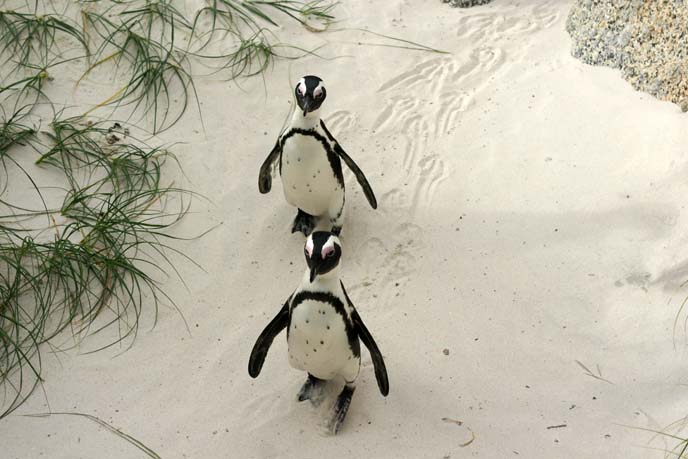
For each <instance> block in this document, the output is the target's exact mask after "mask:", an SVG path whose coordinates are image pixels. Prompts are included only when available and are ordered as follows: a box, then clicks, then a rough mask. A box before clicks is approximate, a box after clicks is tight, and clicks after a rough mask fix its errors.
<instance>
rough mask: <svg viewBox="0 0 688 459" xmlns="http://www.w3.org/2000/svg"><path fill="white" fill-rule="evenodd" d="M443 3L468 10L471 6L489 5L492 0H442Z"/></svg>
mask: <svg viewBox="0 0 688 459" xmlns="http://www.w3.org/2000/svg"><path fill="white" fill-rule="evenodd" d="M442 1H443V2H444V3H449V4H450V5H451V6H454V7H459V8H470V7H471V6H476V5H484V4H486V3H490V2H491V1H492V0H442Z"/></svg>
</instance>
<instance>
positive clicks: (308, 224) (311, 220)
mask: <svg viewBox="0 0 688 459" xmlns="http://www.w3.org/2000/svg"><path fill="white" fill-rule="evenodd" d="M315 224H316V222H315V217H314V216H312V215H310V214H307V213H306V212H304V211H303V210H301V209H299V212H298V213H297V214H296V217H295V218H294V224H293V225H292V227H291V232H292V233H296V232H301V233H303V235H304V236H306V237H308V236H309V235H310V234H311V233H312V232H313V229H314V228H315Z"/></svg>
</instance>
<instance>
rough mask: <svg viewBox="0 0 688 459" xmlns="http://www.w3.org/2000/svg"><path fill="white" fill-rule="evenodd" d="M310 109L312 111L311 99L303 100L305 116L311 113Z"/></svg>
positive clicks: (305, 98) (307, 97)
mask: <svg viewBox="0 0 688 459" xmlns="http://www.w3.org/2000/svg"><path fill="white" fill-rule="evenodd" d="M310 109H311V98H310V97H309V96H306V97H304V99H303V116H306V114H307V113H308V112H310V111H311V110H310Z"/></svg>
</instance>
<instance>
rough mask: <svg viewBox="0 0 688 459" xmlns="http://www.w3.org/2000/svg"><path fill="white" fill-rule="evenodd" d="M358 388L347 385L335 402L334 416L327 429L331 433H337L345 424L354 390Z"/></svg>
mask: <svg viewBox="0 0 688 459" xmlns="http://www.w3.org/2000/svg"><path fill="white" fill-rule="evenodd" d="M355 389H356V388H355V387H353V386H349V385H346V386H344V389H342V392H341V393H340V394H339V396H338V397H337V401H336V402H335V403H334V408H333V412H332V417H331V418H330V422H329V423H328V425H327V430H328V431H329V432H330V434H331V435H337V433H338V432H339V430H340V429H341V428H342V424H344V419H346V413H348V412H349V406H350V405H351V397H352V396H353V395H354V390H355Z"/></svg>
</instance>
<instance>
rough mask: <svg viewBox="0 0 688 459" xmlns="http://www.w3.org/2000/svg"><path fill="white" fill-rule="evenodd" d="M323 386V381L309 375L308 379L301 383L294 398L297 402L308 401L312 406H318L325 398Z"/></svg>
mask: <svg viewBox="0 0 688 459" xmlns="http://www.w3.org/2000/svg"><path fill="white" fill-rule="evenodd" d="M324 386H325V381H324V380H322V379H318V378H316V377H315V376H313V375H311V374H310V373H309V374H308V379H307V380H306V382H305V383H303V386H301V390H299V393H298V394H297V396H296V397H297V399H298V400H299V402H305V401H306V400H310V401H311V404H312V405H313V406H318V405H320V403H321V402H322V401H323V398H325V391H324V390H323V389H324Z"/></svg>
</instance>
